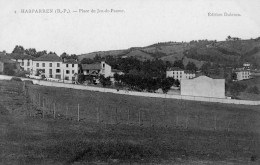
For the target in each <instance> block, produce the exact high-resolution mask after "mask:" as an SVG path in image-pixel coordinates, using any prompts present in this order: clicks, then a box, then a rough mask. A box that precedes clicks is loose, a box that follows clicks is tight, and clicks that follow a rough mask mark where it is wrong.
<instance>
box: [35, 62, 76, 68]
mask: <svg viewBox="0 0 260 165" xmlns="http://www.w3.org/2000/svg"><path fill="white" fill-rule="evenodd" d="M71 65H72V68H74V64H71ZM36 67H40V64H39V63H36ZM42 67H45V63H42ZM49 67H52V63H49ZM57 67H60V63H57ZM66 67H67V68H68V67H69V64H66Z"/></svg>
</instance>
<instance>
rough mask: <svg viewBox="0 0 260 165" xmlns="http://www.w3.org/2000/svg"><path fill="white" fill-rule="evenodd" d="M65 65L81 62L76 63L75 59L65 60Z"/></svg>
mask: <svg viewBox="0 0 260 165" xmlns="http://www.w3.org/2000/svg"><path fill="white" fill-rule="evenodd" d="M63 63H65V64H78V63H79V62H78V61H76V60H75V59H64V62H63Z"/></svg>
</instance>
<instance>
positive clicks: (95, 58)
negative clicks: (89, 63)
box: [93, 54, 102, 62]
mask: <svg viewBox="0 0 260 165" xmlns="http://www.w3.org/2000/svg"><path fill="white" fill-rule="evenodd" d="M93 60H94V61H95V62H101V61H102V58H101V56H100V55H97V54H96V56H95V57H94V58H93Z"/></svg>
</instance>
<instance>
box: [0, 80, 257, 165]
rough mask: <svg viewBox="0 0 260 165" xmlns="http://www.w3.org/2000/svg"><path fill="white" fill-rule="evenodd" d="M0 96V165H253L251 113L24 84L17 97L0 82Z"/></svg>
mask: <svg viewBox="0 0 260 165" xmlns="http://www.w3.org/2000/svg"><path fill="white" fill-rule="evenodd" d="M0 89H1V90H0V93H1V94H0V101H1V102H0V112H1V113H0V119H1V120H0V126H1V127H0V128H1V129H0V132H1V134H0V140H1V145H0V164H88V163H91V164H146V163H150V164H173V163H175V164H229V163H233V164H258V163H259V156H260V151H259V148H260V147H259V146H260V145H259V120H258V119H259V107H257V106H241V105H239V106H238V105H229V104H211V103H204V102H193V101H178V100H174V99H158V98H146V97H135V96H122V95H116V94H110V93H100V92H90V91H80V90H73V89H63V88H50V87H44V86H37V85H32V84H29V83H28V84H26V87H25V90H24V86H23V83H22V82H14V81H0ZM26 89H27V90H26ZM25 91H26V92H25ZM39 94H40V99H39V98H37V96H39ZM32 96H35V97H32ZM26 97H27V99H26ZM41 98H42V99H41ZM37 100H40V101H41V103H40V104H39V103H38V102H37ZM32 101H34V102H32ZM48 103H49V104H48ZM54 103H55V106H54ZM78 104H79V105H80V113H81V115H80V121H77V105H78ZM43 106H44V111H43ZM48 106H49V107H48ZM54 107H55V110H56V117H55V118H54V114H53V110H54ZM66 107H68V111H67V108H66ZM97 109H98V110H97ZM74 111H75V112H74ZM128 111H129V113H128ZM42 112H45V116H44V118H43V114H42ZM66 112H67V114H66ZM97 112H98V113H97ZM123 114H124V115H123ZM128 114H130V115H129V117H128ZM139 114H141V115H139ZM187 114H188V115H187ZM177 116H178V118H177ZM187 116H188V117H187ZM194 116H197V117H194ZM193 117H194V118H193ZM97 119H98V120H97ZM151 119H152V120H151ZM177 119H178V122H177ZM187 119H188V120H187ZM186 121H188V122H186ZM176 123H177V124H176Z"/></svg>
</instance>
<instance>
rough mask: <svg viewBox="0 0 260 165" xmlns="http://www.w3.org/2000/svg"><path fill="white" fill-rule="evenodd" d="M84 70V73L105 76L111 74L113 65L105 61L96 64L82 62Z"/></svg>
mask: <svg viewBox="0 0 260 165" xmlns="http://www.w3.org/2000/svg"><path fill="white" fill-rule="evenodd" d="M82 71H83V74H84V75H91V76H100V75H103V76H104V77H109V76H111V66H110V65H108V64H107V63H105V62H104V61H102V62H100V63H94V64H82Z"/></svg>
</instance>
